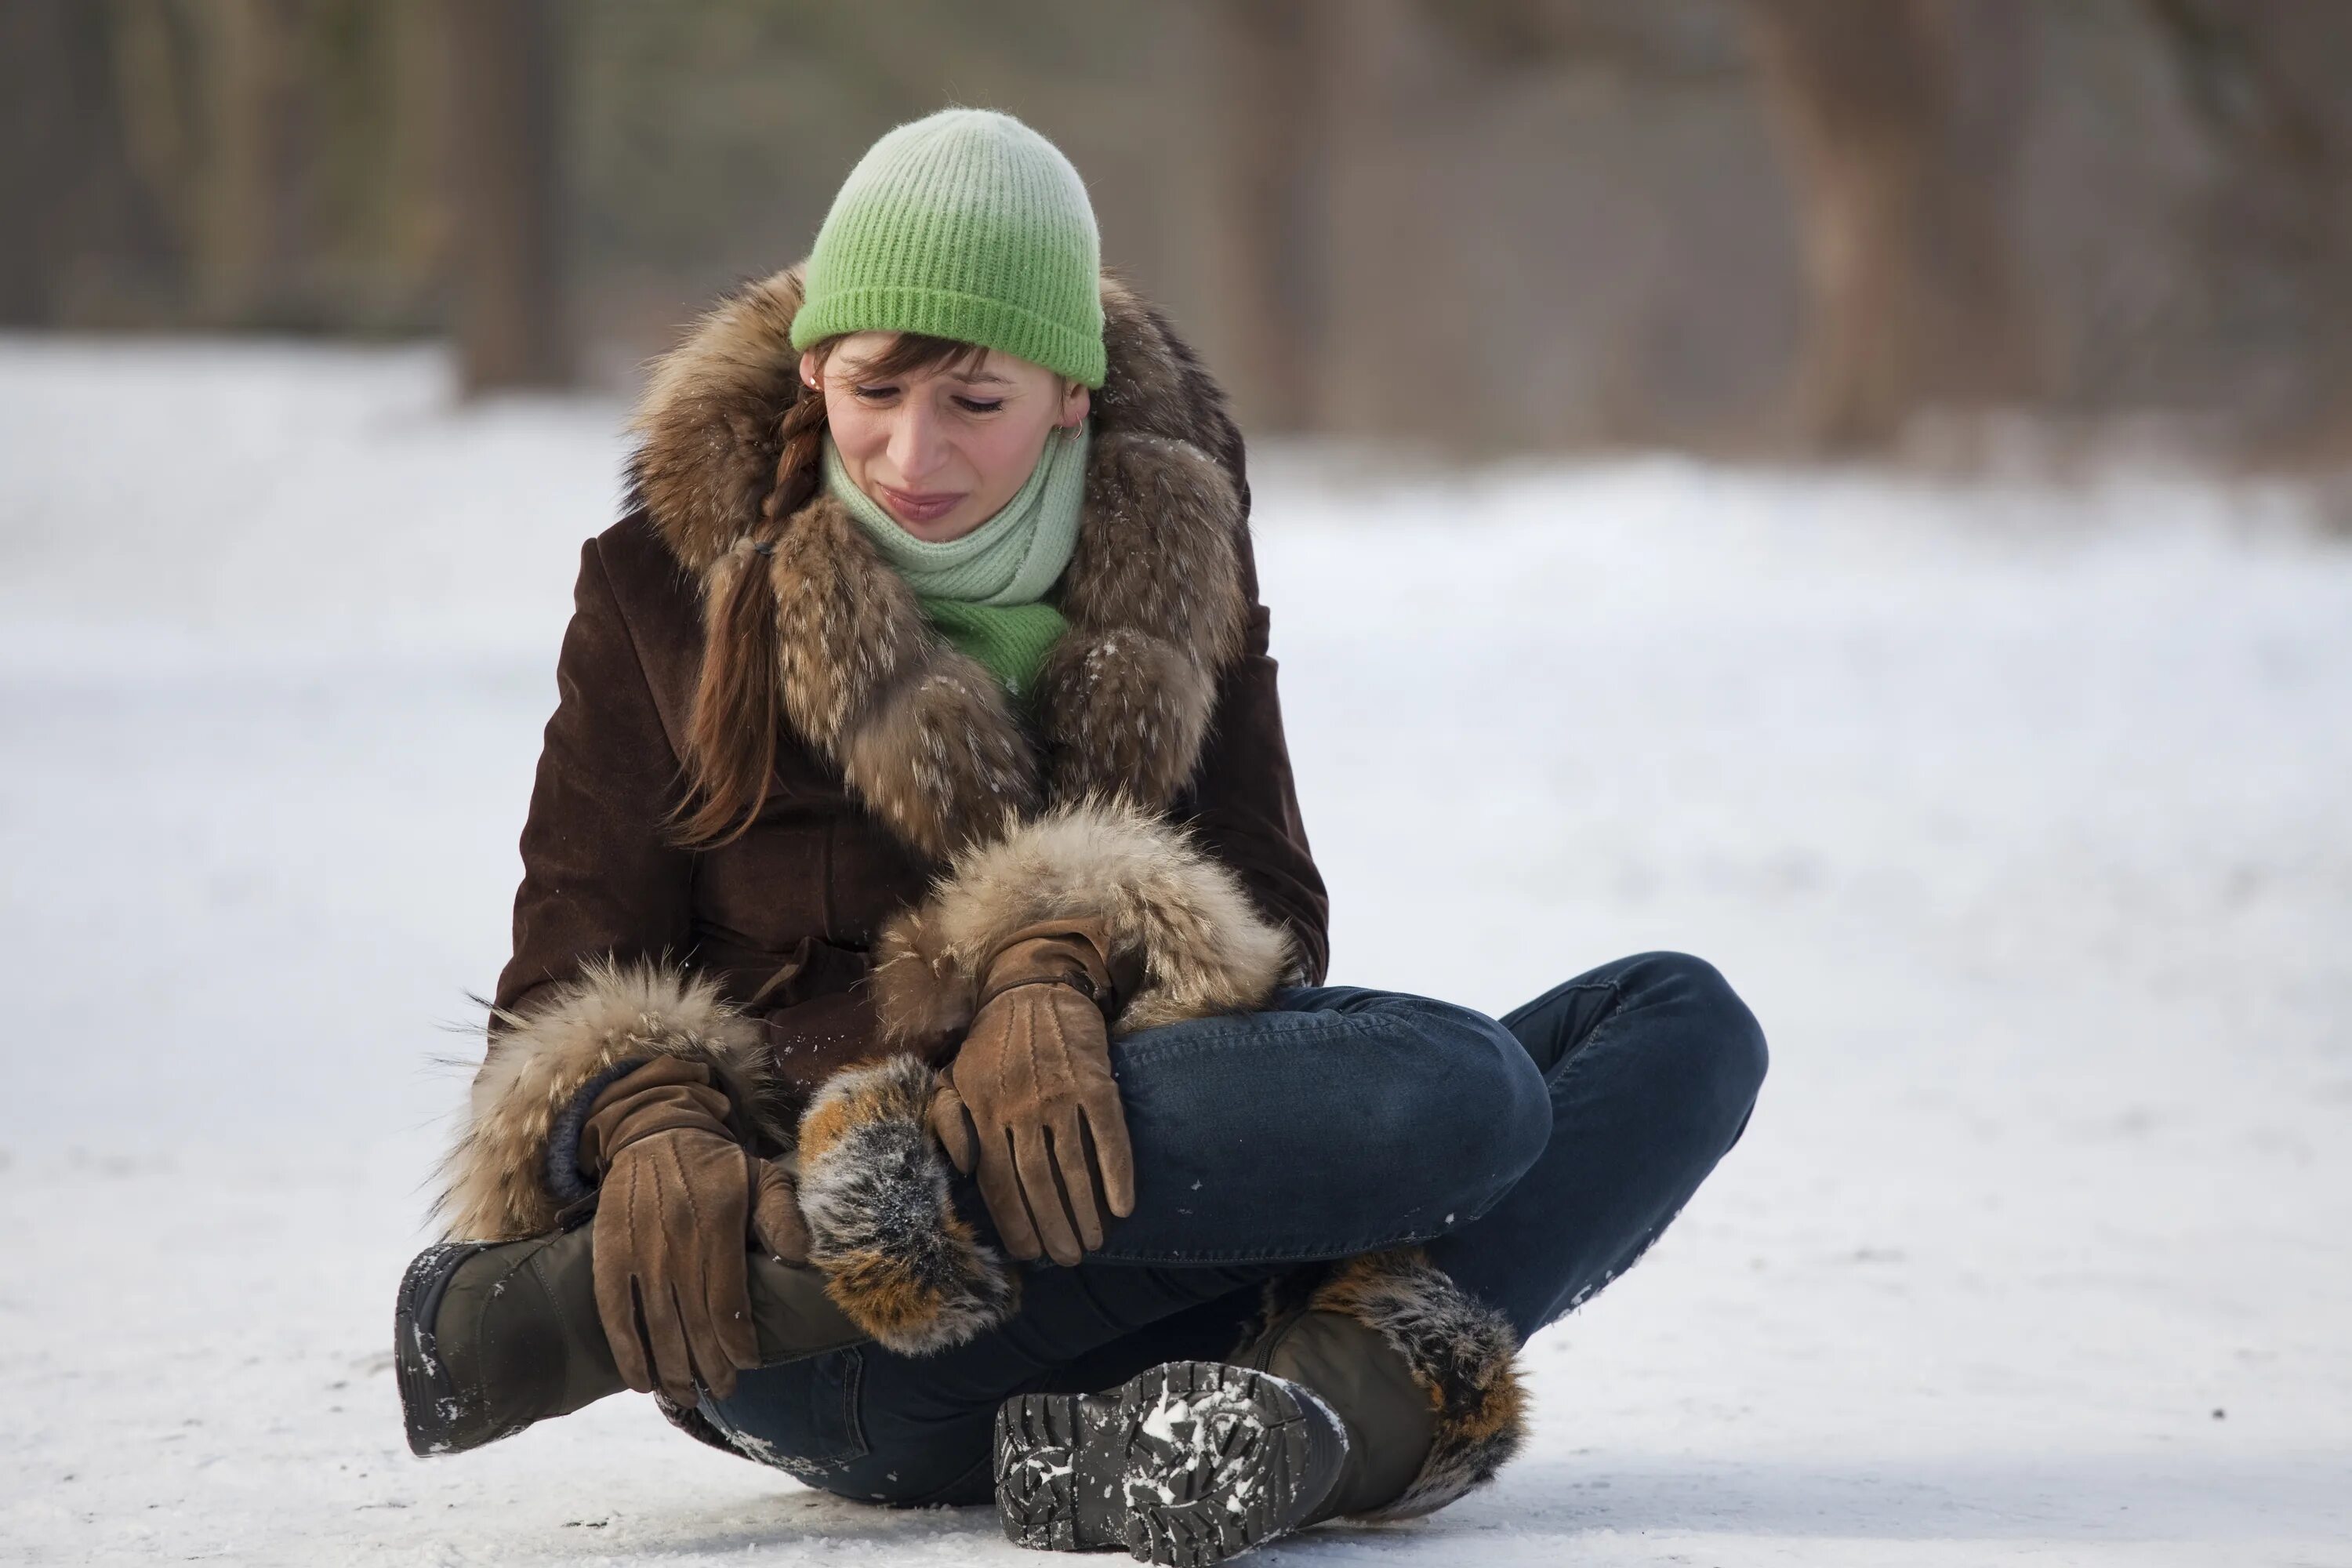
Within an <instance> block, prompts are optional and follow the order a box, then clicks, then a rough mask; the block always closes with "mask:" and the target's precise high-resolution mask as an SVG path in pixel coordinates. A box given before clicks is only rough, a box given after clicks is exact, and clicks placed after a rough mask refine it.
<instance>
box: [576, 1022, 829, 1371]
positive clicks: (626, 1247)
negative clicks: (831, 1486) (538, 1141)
mask: <svg viewBox="0 0 2352 1568" xmlns="http://www.w3.org/2000/svg"><path fill="white" fill-rule="evenodd" d="M728 1110H729V1102H728V1098H727V1091H726V1090H725V1089H722V1088H721V1087H719V1083H718V1081H717V1079H716V1077H715V1075H714V1074H713V1073H712V1071H711V1069H710V1068H709V1065H708V1064H706V1063H702V1062H698V1061H690V1060H688V1059H687V1058H682V1057H656V1058H654V1059H653V1060H651V1061H649V1062H646V1064H645V1065H644V1066H642V1067H639V1068H635V1069H633V1070H631V1071H630V1072H628V1073H626V1074H624V1075H623V1076H622V1077H620V1078H618V1079H614V1081H613V1083H612V1084H611V1086H610V1087H608V1088H607V1089H605V1090H604V1093H602V1094H600V1095H598V1096H597V1097H596V1100H595V1101H594V1103H593V1104H592V1105H591V1106H590V1107H589V1111H588V1120H587V1122H586V1124H585V1125H584V1126H583V1128H582V1129H581V1132H580V1164H581V1168H582V1170H583V1173H587V1174H589V1175H590V1176H591V1177H593V1178H597V1187H598V1193H597V1199H596V1217H595V1220H594V1225H595V1235H594V1237H593V1238H592V1241H591V1244H590V1254H591V1258H592V1259H593V1268H594V1273H595V1288H596V1315H597V1316H598V1317H599V1318H600V1319H601V1320H603V1322H604V1337H605V1339H607V1340H608V1341H610V1342H612V1346H613V1361H614V1364H615V1365H616V1366H617V1367H618V1368H619V1370H620V1373H621V1378H622V1381H624V1382H625V1383H626V1384H628V1385H629V1386H630V1387H631V1388H634V1389H635V1390H636V1391H637V1392H638V1393H640V1394H650V1393H652V1392H653V1391H654V1390H656V1389H659V1390H660V1391H661V1392H662V1393H663V1394H666V1395H667V1396H668V1397H669V1398H671V1399H672V1400H675V1401H677V1403H679V1404H681V1405H691V1404H693V1403H694V1402H695V1399H696V1397H697V1384H699V1385H700V1386H701V1387H702V1388H705V1389H708V1390H709V1392H710V1393H711V1394H715V1395H717V1396H718V1397H719V1398H721V1399H723V1398H725V1397H726V1396H727V1395H728V1394H732V1393H733V1392H734V1391H735V1374H736V1373H737V1372H739V1371H748V1370H750V1369H751V1368H752V1367H756V1366H758V1365H759V1364H760V1347H759V1340H758V1336H757V1334H756V1333H755V1332H754V1331H753V1329H752V1324H751V1287H750V1283H749V1279H748V1277H747V1263H748V1249H749V1248H750V1247H751V1246H753V1245H755V1244H756V1245H759V1246H761V1247H766V1248H767V1250H768V1251H769V1252H770V1253H771V1254H772V1255H773V1256H775V1257H777V1258H782V1259H784V1260H785V1261H786V1262H788V1263H805V1262H807V1261H808V1249H809V1237H808V1228H807V1226H806V1225H805V1224H804V1223H803V1221H802V1219H801V1208H800V1194H798V1192H797V1191H796V1190H795V1189H794V1187H793V1179H792V1177H791V1176H790V1175H789V1174H787V1173H785V1171H784V1169H783V1168H782V1166H780V1165H777V1164H775V1163H772V1162H771V1161H767V1160H762V1159H761V1158H759V1157H758V1156H757V1155H755V1154H753V1153H752V1152H751V1150H750V1149H748V1148H746V1147H745V1146H744V1143H743V1141H742V1140H741V1139H740V1138H739V1137H738V1136H737V1135H736V1134H735V1132H734V1131H732V1130H731V1129H730V1126H729V1125H728Z"/></svg>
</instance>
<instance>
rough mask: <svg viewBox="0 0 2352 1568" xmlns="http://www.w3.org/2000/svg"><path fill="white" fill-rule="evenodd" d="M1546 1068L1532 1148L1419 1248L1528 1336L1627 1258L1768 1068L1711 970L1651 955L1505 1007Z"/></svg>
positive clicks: (1675, 1200) (1675, 1201) (1746, 1018)
mask: <svg viewBox="0 0 2352 1568" xmlns="http://www.w3.org/2000/svg"><path fill="white" fill-rule="evenodd" d="M1502 1022H1503V1024H1504V1025H1505V1026H1507V1028H1509V1029H1510V1030H1511V1032H1512V1033H1513V1034H1514V1035H1515V1036H1516V1037H1517V1038H1518V1039H1519V1040H1520V1042H1521V1043H1522V1044H1523V1045H1524V1046H1525V1047H1526V1048H1527V1051H1528V1056H1529V1057H1530V1058H1532V1059H1533V1060H1534V1062H1535V1064H1536V1066H1537V1067H1538V1069H1539V1070H1540V1071H1541V1072H1542V1073H1543V1075H1544V1079H1545V1082H1546V1087H1547V1089H1548V1090H1549V1100H1550V1106H1551V1116H1552V1129H1551V1136H1550V1139H1549V1143H1548V1145H1547V1147H1546V1148H1545V1150H1544V1152H1543V1153H1542V1155H1541V1156H1540V1157H1539V1158H1538V1160H1537V1161H1536V1162H1535V1163H1534V1164H1533V1165H1532V1166H1531V1167H1530V1168H1529V1169H1528V1171H1527V1173H1526V1174H1524V1175H1522V1176H1521V1177H1520V1178H1519V1179H1518V1181H1517V1183H1516V1184H1514V1185H1513V1186H1512V1188H1511V1190H1510V1192H1509V1193H1508V1194H1506V1195H1505V1196H1504V1197H1503V1198H1502V1199H1501V1200H1500V1201H1499V1202H1497V1203H1496V1204H1495V1205H1494V1206H1493V1207H1492V1208H1491V1209H1489V1210H1488V1211H1487V1212H1486V1214H1485V1215H1482V1216H1481V1217H1479V1218H1478V1219H1477V1220H1475V1222H1473V1223H1471V1224H1469V1225H1466V1226H1462V1227H1460V1228H1458V1229H1455V1230H1454V1231H1452V1232H1451V1233H1449V1234H1448V1235H1446V1236H1444V1237H1441V1238H1440V1239H1438V1240H1437V1241H1435V1242H1433V1243H1432V1244H1431V1245H1430V1247H1429V1249H1428V1251H1429V1257H1430V1260H1431V1261H1432V1262H1433V1263H1435V1264H1436V1265H1438V1267H1440V1268H1444V1270H1445V1271H1446V1272H1447V1273H1448V1274H1449V1275H1451V1276H1452V1277H1453V1278H1454V1281H1455V1282H1456V1283H1457V1284H1460V1285H1462V1286H1463V1287H1464V1288H1465V1289H1468V1290H1470V1291H1471V1292H1472V1293H1474V1294H1475V1295H1477V1296H1479V1297H1480V1298H1482V1299H1483V1300H1486V1301H1487V1302H1488V1303H1490V1304H1492V1305H1493V1306H1495V1307H1496V1308H1498V1309H1500V1310H1502V1311H1503V1312H1504V1313H1505V1314H1506V1315H1507V1316H1508V1317H1509V1318H1510V1320H1511V1321H1512V1324H1513V1326H1514V1327H1516V1328H1517V1331H1518V1334H1519V1337H1520V1339H1521V1340H1522V1341H1523V1342H1524V1341H1525V1340H1526V1339H1527V1338H1528V1336H1529V1335H1531V1334H1533V1333H1534V1332H1535V1331H1537V1330H1538V1329H1539V1328H1541V1327H1543V1326H1544V1325H1545V1324H1547V1323H1549V1322H1551V1321H1554V1320H1555V1319H1557V1318H1559V1317H1560V1316H1561V1315H1562V1314H1564V1313H1566V1312H1568V1311H1570V1310H1572V1309H1574V1308H1575V1307H1577V1306H1580V1305H1581V1304H1582V1303H1583V1302H1584V1301H1585V1300H1587V1299H1589V1298H1590V1297H1591V1295H1592V1293H1593V1292H1594V1291H1596V1290H1599V1289H1601V1287H1602V1286H1604V1285H1606V1284H1607V1283H1608V1282H1609V1281H1610V1280H1612V1279H1615V1278H1616V1277H1617V1276H1618V1275H1619V1274H1622V1273H1623V1272H1624V1271H1625V1270H1626V1269H1627V1268H1631V1267H1632V1266H1633V1262H1634V1260H1635V1259H1637V1258H1640V1257H1641V1255H1642V1253H1643V1251H1644V1250H1646V1249H1647V1248H1648V1247H1649V1246H1650V1244H1651V1243H1652V1242H1654V1241H1655V1240H1656V1239H1657V1237H1658V1236H1659V1234H1660V1233H1661V1232H1663V1231H1664V1229H1665V1228H1666V1226H1667V1225H1668V1224H1669V1223H1671V1222H1672V1221H1673V1219H1674V1217H1675V1215H1677V1214H1678V1213H1680V1212H1681V1210H1682V1207H1683V1205H1684V1204H1685V1203H1687V1202H1688V1201H1689V1199H1690V1196H1691V1194H1693V1193H1694V1192H1696V1191H1697V1189H1698V1185H1699V1184H1700V1183H1701V1182H1702V1181H1704V1180H1705V1179H1706V1175H1707V1173H1708V1172H1710V1171H1712V1170H1713V1169H1714V1168H1715V1165H1716V1163H1717V1161H1718V1160H1720V1159H1721V1158H1722V1157H1723V1155H1724V1154H1725V1153H1726V1152H1727V1151H1728V1150H1729V1149H1730V1148H1731V1146H1732V1145H1733V1144H1734V1143H1736V1142H1738V1139H1739V1135H1740V1133H1741V1132H1742V1131H1745V1129H1746V1127H1747V1124H1748V1112H1749V1110H1750V1109H1751V1108H1752V1107H1753V1106H1754V1104H1755V1102H1756V1094H1757V1090H1758V1089H1759V1086H1760V1085H1761V1084H1762V1082H1763V1079H1764V1070H1765V1064H1766V1058H1767V1053H1766V1048H1765V1044H1764V1035H1763V1031H1762V1029H1761V1028H1760V1027H1759V1026H1758V1025H1757V1022H1756V1018H1755V1016H1754V1015H1753V1014H1752V1013H1750V1012H1749V1011H1748V1007H1747V1005H1746V1004H1744V1003H1742V1002H1741V1001H1740V1000H1739V998H1738V995H1736V994H1734V993H1733V992H1732V990H1731V987H1730V986H1729V985H1728V984H1726V983H1725V981H1724V978H1723V976H1722V975H1721V974H1719V973H1717V972H1716V970H1715V969H1714V967H1713V966H1712V965H1710V964H1707V963H1704V962H1702V961H1701V960H1698V959H1696V958H1692V957H1689V956H1687V955H1685V954H1683V953H1674V952H1650V953H1642V954H1639V955H1637V956H1635V957H1633V958H1627V959H1621V960H1619V961H1618V962H1617V963H1610V964H1604V965H1603V966H1601V968H1599V969H1595V970H1593V971H1591V972H1590V973H1585V974H1580V975H1578V976H1577V977H1576V978H1575V979H1573V980H1570V981H1567V982H1564V983H1563V984H1559V985H1558V986H1556V987H1554V988H1553V989H1552V990H1550V991H1548V992H1546V993H1545V994H1543V995H1541V996H1538V997H1537V998H1536V999H1535V1000H1534V1001H1532V1002H1529V1003H1528V1004H1527V1005H1525V1006H1523V1007H1519V1008H1517V1009H1516V1010H1514V1011H1513V1012H1511V1013H1508V1014H1507V1015H1505V1016H1504V1017H1503V1019H1502Z"/></svg>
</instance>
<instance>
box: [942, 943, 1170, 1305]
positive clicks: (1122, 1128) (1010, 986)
mask: <svg viewBox="0 0 2352 1568" xmlns="http://www.w3.org/2000/svg"><path fill="white" fill-rule="evenodd" d="M1107 945H1108V943H1107V941H1106V939H1105V935H1104V932H1103V931H1102V928H1101V926H1100V924H1099V923H1098V922H1091V921H1044V922H1042V923H1040V924H1036V925H1031V926H1024V927H1023V928H1022V929H1021V930H1019V931H1014V932H1013V934H1012V935H1011V936H1009V937H1007V938H1006V939H1005V940H1004V942H1003V943H1002V944H1001V945H999V947H998V948H997V950H996V952H994V953H993V954H992V955H991V957H990V958H989V960H988V961H987V963H984V964H983V965H982V973H981V980H980V1007H979V1011H978V1012H977V1013H976V1014H975V1015H974V1016H973V1017H972V1021H971V1029H970V1030H969V1031H968V1032H967V1033H966V1034H965V1036H964V1039H963V1044H962V1046H961V1047H959V1048H958V1050H957V1052H956V1057H955V1060H954V1061H952V1062H950V1064H949V1065H948V1067H947V1068H946V1069H945V1070H944V1071H943V1072H942V1073H941V1074H940V1089H939V1092H938V1093H937V1094H936V1095H935V1096H934V1097H933V1098H932V1100H931V1127H932V1131H935V1132H937V1133H938V1135H939V1139H940V1143H941V1144H942V1145H944V1146H945V1148H946V1149H947V1152H948V1158H950V1160H953V1161H954V1162H955V1164H956V1169H958V1170H960V1171H963V1172H966V1173H970V1172H971V1171H972V1169H973V1168H974V1166H975V1164H976V1165H977V1166H978V1169H979V1176H980V1193H981V1196H982V1199H983V1200H984V1201H985V1202H986V1203H987V1205H988V1212H989V1215H990V1216H991V1217H992V1218H993V1219H994V1220H995V1221H996V1229H997V1233H998V1235H1000V1236H1002V1237H1003V1238H1004V1245H1005V1247H1007V1248H1008V1249H1009V1250H1010V1251H1011V1252H1012V1253H1013V1256H1014V1257H1016V1258H1024V1259H1030V1258H1035V1257H1036V1256H1037V1253H1038V1247H1039V1242H1040V1239H1041V1238H1042V1240H1043V1242H1044V1249H1045V1253H1046V1254H1047V1255H1048V1256H1050V1257H1051V1258H1053V1259H1054V1261H1055V1262H1056V1263H1059V1264H1063V1265H1065V1266H1067V1265H1070V1264H1074V1263H1076V1262H1077V1261H1078V1260H1079V1259H1080V1258H1082V1257H1084V1256H1085V1253H1086V1252H1087V1251H1092V1250H1093V1249H1095V1248H1097V1247H1100V1246H1102V1244H1103V1221H1102V1210H1103V1208H1104V1206H1105V1205H1106V1204H1108V1207H1109V1209H1110V1212H1111V1213H1112V1214H1114V1215H1121V1216H1125V1215H1130V1214H1133V1213H1134V1212H1135V1156H1134V1153H1133V1152H1132V1151H1131V1150H1130V1149H1129V1146H1128V1141H1127V1117H1126V1115H1125V1113H1124V1112H1123V1111H1122V1110H1120V1107H1119V1099H1118V1082H1117V1081H1116V1080H1115V1079H1112V1077H1111V1072H1110V1030H1109V1023H1108V1020H1109V1019H1110V1018H1111V1017H1112V1016H1114V1015H1116V1014H1117V1012H1118V994H1117V987H1116V986H1115V985H1114V984H1113V980H1112V974H1111V966H1110V963H1109V962H1108V960H1107V959H1106V957H1105V956H1104V949H1105V947H1106V946H1107ZM1082 1126H1083V1129H1084V1131H1081V1127H1082ZM975 1134H976V1136H975ZM1089 1134H1091V1135H1092V1137H1093V1140H1094V1155H1095V1161H1096V1163H1097V1164H1098V1165H1099V1166H1100V1168H1101V1178H1102V1179H1101V1183H1100V1185H1099V1187H1098V1186H1097V1183H1096V1180H1095V1175H1094V1173H1093V1171H1092V1170H1090V1169H1089V1167H1088V1163H1087V1144H1086V1138H1087V1135H1089ZM1081 1242H1083V1244H1084V1247H1083V1250H1082V1249H1081Z"/></svg>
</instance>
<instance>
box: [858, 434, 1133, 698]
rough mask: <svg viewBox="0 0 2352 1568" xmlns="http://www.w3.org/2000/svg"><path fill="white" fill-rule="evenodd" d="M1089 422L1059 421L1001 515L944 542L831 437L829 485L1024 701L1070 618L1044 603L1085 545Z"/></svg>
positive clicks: (926, 604) (970, 649)
mask: <svg viewBox="0 0 2352 1568" xmlns="http://www.w3.org/2000/svg"><path fill="white" fill-rule="evenodd" d="M1090 423H1091V422H1090V421H1085V420H1081V421H1080V422H1079V423H1078V424H1076V426H1068V427H1063V426H1056V427H1055V429H1054V430H1052V431H1051V432H1050V433H1048V434H1047V436H1046V437H1045V450H1044V451H1043V452H1041V453H1039V454H1038V457H1037V466H1036V467H1035V468H1033V469H1031V470H1030V473H1029V478H1028V479H1027V480H1026V481H1025V482H1024V484H1023V485H1022V487H1021V489H1020V490H1019V491H1018V492H1017V493H1016V494H1015V495H1014V496H1013V499H1012V500H1009V501H1006V502H1005V503H1004V505H1003V508H1002V509H1000V510H998V512H997V513H996V515H995V516H994V517H992V518H990V519H989V520H988V521H986V522H983V523H982V524H981V525H980V526H979V527H978V528H975V529H973V530H972V531H971V532H970V533H967V534H965V535H964V536H963V537H962V538H961V539H951V540H950V541H948V542H946V543H944V544H940V543H934V542H931V541H929V540H927V539H918V538H916V537H915V536H914V535H913V534H911V533H908V531H906V530H905V529H904V528H902V527H900V526H899V523H898V519H896V518H894V517H892V516H891V515H890V514H889V513H888V512H887V511H886V510H883V508H882V505H881V503H880V502H878V501H877V500H875V499H874V498H873V497H871V496H869V495H867V494H866V492H865V491H864V490H861V489H858V488H857V486H856V482H855V481H854V480H852V479H850V477H849V470H848V468H846V467H845V465H844V464H843V462H842V460H841V451H840V448H838V447H835V445H834V444H833V437H832V436H831V435H830V434H828V435H827V436H826V437H825V438H824V488H825V490H826V492H827V493H828V494H830V495H832V496H834V497H835V499H837V500H839V501H840V502H841V503H842V505H844V506H845V507H846V508H848V509H849V515H850V516H852V517H854V518H856V520H857V522H858V526H859V527H861V528H863V529H864V530H865V531H866V537H867V538H868V539H871V540H872V541H873V542H874V545H875V548H876V549H877V550H878V551H879V552H881V555H882V559H883V560H884V561H886V562H887V563H889V564H890V565H891V566H892V567H893V568H894V569H896V570H897V571H898V574H899V575H901V576H903V577H905V578H906V579H907V583H908V586H910V587H912V588H913V589H914V590H915V597H916V600H917V601H918V602H919V603H920V604H921V605H922V606H923V613H924V614H925V615H926V616H929V617H930V620H931V624H932V625H933V626H937V627H938V628H939V629H940V635H941V636H943V637H946V638H947V639H948V640H949V641H950V642H951V643H953V644H955V645H956V646H957V647H960V648H961V649H963V651H964V652H966V653H968V654H970V655H971V657H972V658H976V659H978V660H980V662H981V663H982V664H983V665H985V666H987V667H988V669H989V672H990V673H991V674H992V675H994V676H995V677H996V679H999V680H1001V681H1003V683H1004V688H1005V689H1006V690H1007V691H1008V692H1010V693H1011V694H1012V695H1013V696H1014V697H1017V698H1023V699H1024V700H1025V699H1026V697H1027V696H1028V692H1029V688H1030V685H1031V683H1032V682H1034V680H1035V679H1036V675H1037V668H1038V666H1040V665H1041V664H1043V663H1044V662H1045V655H1046V652H1047V651H1048V650H1049V649H1051V648H1052V647H1053V646H1054V643H1055V639H1056V638H1058V637H1060V636H1061V635H1062V633H1063V631H1064V630H1065V629H1066V626H1068V623H1067V622H1066V621H1065V620H1063V618H1062V613H1061V611H1059V610H1057V609H1055V607H1054V606H1053V605H1049V604H1046V603H1045V602H1044V601H1045V592H1046V590H1047V589H1049V588H1051V587H1053V585H1054V584H1055V583H1056V582H1057V581H1059V580H1060V578H1061V575H1062V569H1063V568H1064V567H1066V566H1067V565H1068V564H1069V563H1070V555H1071V552H1074V551H1075V550H1076V548H1077V544H1078V511H1079V508H1080V504H1081V503H1082V502H1083V501H1084V500H1085V499H1086V486H1087V437H1088V433H1089V427H1090Z"/></svg>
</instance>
